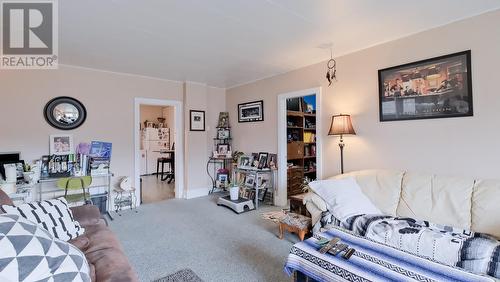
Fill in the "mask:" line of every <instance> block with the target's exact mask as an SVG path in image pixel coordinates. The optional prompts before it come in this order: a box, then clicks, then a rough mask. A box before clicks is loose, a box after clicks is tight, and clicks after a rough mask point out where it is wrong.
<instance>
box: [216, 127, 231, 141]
mask: <svg viewBox="0 0 500 282" xmlns="http://www.w3.org/2000/svg"><path fill="white" fill-rule="evenodd" d="M230 137H231V136H230V133H229V129H227V128H219V130H217V139H229V138H230Z"/></svg>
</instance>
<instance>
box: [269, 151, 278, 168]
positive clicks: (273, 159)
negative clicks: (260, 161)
mask: <svg viewBox="0 0 500 282" xmlns="http://www.w3.org/2000/svg"><path fill="white" fill-rule="evenodd" d="M267 167H268V168H270V169H278V155H276V154H269V157H268V159H267Z"/></svg>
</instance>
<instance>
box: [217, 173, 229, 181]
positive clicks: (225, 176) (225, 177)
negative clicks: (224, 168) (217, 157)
mask: <svg viewBox="0 0 500 282" xmlns="http://www.w3.org/2000/svg"><path fill="white" fill-rule="evenodd" d="M217 180H218V181H219V182H220V183H226V182H227V181H228V180H229V175H228V174H227V173H219V174H218V175H217Z"/></svg>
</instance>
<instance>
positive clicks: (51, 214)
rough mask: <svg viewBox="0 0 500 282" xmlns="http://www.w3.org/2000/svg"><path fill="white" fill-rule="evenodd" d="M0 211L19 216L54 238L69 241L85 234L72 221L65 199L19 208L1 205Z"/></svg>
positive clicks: (32, 203) (35, 203) (78, 225)
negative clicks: (35, 224)
mask: <svg viewBox="0 0 500 282" xmlns="http://www.w3.org/2000/svg"><path fill="white" fill-rule="evenodd" d="M0 209H1V210H2V211H3V212H4V213H7V214H16V215H20V216H22V217H24V218H26V219H28V220H30V221H33V222H35V223H38V224H39V225H40V227H42V228H44V229H45V230H47V231H49V232H50V234H52V235H54V237H56V238H58V239H61V240H64V241H69V240H71V239H74V238H76V237H78V236H80V235H82V234H83V233H84V232H85V229H84V228H82V227H81V226H80V223H78V221H75V220H74V219H73V213H72V212H71V210H70V209H69V207H68V202H67V201H66V199H65V198H57V199H52V200H46V201H40V202H31V203H27V204H22V205H19V206H9V205H3V206H1V207H0Z"/></svg>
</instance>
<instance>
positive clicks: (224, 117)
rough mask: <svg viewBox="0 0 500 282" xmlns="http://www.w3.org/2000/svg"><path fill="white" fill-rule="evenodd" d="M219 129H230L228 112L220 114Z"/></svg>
mask: <svg viewBox="0 0 500 282" xmlns="http://www.w3.org/2000/svg"><path fill="white" fill-rule="evenodd" d="M217 127H219V128H228V127H229V113H228V112H220V113H219V122H218V123H217Z"/></svg>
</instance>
